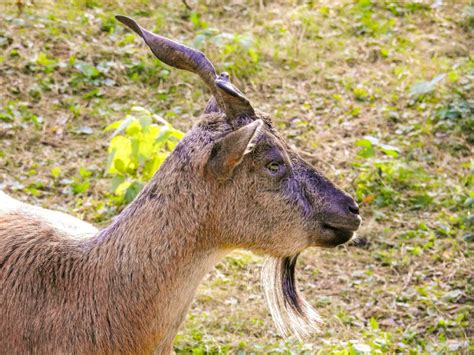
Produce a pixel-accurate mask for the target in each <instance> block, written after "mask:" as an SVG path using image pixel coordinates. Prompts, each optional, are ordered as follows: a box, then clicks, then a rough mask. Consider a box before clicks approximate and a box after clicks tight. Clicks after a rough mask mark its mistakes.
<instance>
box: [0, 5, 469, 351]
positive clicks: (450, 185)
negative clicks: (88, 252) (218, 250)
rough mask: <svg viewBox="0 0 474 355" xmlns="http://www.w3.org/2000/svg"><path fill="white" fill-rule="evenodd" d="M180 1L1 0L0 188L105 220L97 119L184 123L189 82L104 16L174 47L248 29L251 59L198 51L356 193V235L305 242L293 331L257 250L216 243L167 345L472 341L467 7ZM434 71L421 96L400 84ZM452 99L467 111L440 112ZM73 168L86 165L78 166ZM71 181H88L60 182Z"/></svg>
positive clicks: (452, 346)
mask: <svg viewBox="0 0 474 355" xmlns="http://www.w3.org/2000/svg"><path fill="white" fill-rule="evenodd" d="M187 3H188V4H189V5H190V6H191V8H192V10H188V9H186V7H185V6H184V4H183V3H182V2H178V1H176V2H158V1H157V2H153V3H151V2H148V1H145V0H142V1H138V0H137V1H133V2H127V3H125V2H121V3H120V4H119V5H116V4H114V3H113V2H111V1H106V2H94V1H93V0H90V1H76V2H64V1H62V2H52V1H51V2H49V1H35V2H34V4H33V5H32V4H30V3H26V4H25V5H26V6H25V7H24V8H23V13H22V14H18V13H17V8H16V7H15V6H13V5H8V4H5V3H3V4H0V10H2V11H1V15H0V19H1V21H0V49H1V50H0V97H1V102H0V188H3V189H5V190H6V191H7V192H8V193H10V194H12V195H14V196H15V197H17V198H19V199H21V200H24V201H27V202H29V203H34V204H38V205H42V206H45V207H48V208H55V209H59V210H63V211H68V212H69V213H72V214H74V215H76V216H79V217H82V218H84V219H85V220H88V221H90V222H94V223H97V224H99V225H103V224H106V223H107V222H108V220H109V219H110V218H111V216H112V215H114V214H115V213H117V211H118V209H119V208H120V207H117V206H116V205H115V204H114V203H113V200H112V199H111V194H110V193H109V186H110V181H109V179H108V178H107V177H104V168H105V164H106V147H107V143H108V137H107V135H106V134H104V133H102V129H103V128H104V127H105V126H106V125H107V124H109V123H111V122H113V121H115V120H118V119H121V118H123V117H124V115H125V113H126V112H127V111H128V110H129V108H130V107H132V106H133V105H140V106H143V107H146V108H147V109H149V110H151V111H154V112H157V113H159V114H161V115H163V116H165V117H166V118H167V119H168V120H170V121H171V122H172V123H173V124H174V125H175V126H176V127H178V128H180V129H181V130H183V131H186V130H187V129H188V128H189V127H190V126H191V124H192V122H193V120H195V117H197V116H198V115H199V113H200V112H201V110H202V108H203V107H204V105H205V102H206V100H207V95H208V94H207V93H206V92H205V91H204V90H203V85H202V84H200V83H199V82H198V80H197V79H196V78H195V77H193V76H192V75H188V74H186V73H182V72H177V71H171V72H168V70H167V68H166V67H164V66H162V65H161V64H159V63H158V62H157V61H155V60H154V59H153V58H152V57H151V56H150V55H149V53H148V51H147V49H145V48H144V46H143V45H142V43H141V42H140V41H139V40H138V39H135V37H134V36H133V35H132V36H130V33H129V32H128V31H127V30H125V29H124V28H122V27H121V26H119V25H118V24H117V23H115V22H114V21H113V19H112V16H113V15H114V14H116V13H123V14H129V15H133V16H135V17H137V18H138V19H139V21H140V23H143V24H144V25H146V26H147V27H149V28H153V27H154V28H155V30H160V32H161V33H163V34H165V35H167V36H169V37H172V38H176V39H179V40H181V41H183V42H186V43H188V44H192V43H193V39H195V38H196V36H197V35H199V34H202V33H208V34H209V33H211V34H212V33H224V32H226V33H230V34H231V35H233V36H234V37H233V38H234V39H235V40H236V41H237V42H238V40H239V39H242V38H243V39H244V41H243V42H242V43H244V42H245V39H246V38H248V39H250V40H251V45H250V48H251V49H252V51H253V52H251V53H250V52H249V51H248V49H247V48H246V47H245V46H244V45H242V44H237V45H233V44H227V45H222V44H221V45H219V44H216V43H214V42H213V41H212V39H213V38H214V37H212V36H211V37H209V38H208V40H207V41H205V42H203V44H202V48H203V49H204V50H205V51H206V52H207V53H208V54H209V57H211V58H212V59H213V61H214V62H215V63H216V64H217V66H218V68H219V69H226V70H228V71H230V72H231V73H232V75H233V77H234V78H235V79H234V81H235V82H237V83H238V86H239V87H241V88H244V89H245V90H244V91H245V92H246V94H247V96H248V97H250V98H251V100H252V102H253V103H254V106H255V107H257V108H259V109H261V110H263V111H266V112H268V113H271V114H272V115H273V117H274V119H275V122H276V123H277V124H278V125H279V126H280V130H281V131H282V132H284V133H285V134H286V135H287V136H288V139H289V140H290V141H291V143H292V144H294V145H295V146H296V147H297V148H298V149H300V150H301V151H302V154H304V155H305V156H306V157H307V158H308V159H309V160H310V161H311V162H313V163H314V164H315V165H316V166H318V167H319V168H320V169H322V170H323V171H324V172H325V173H326V174H327V175H328V176H329V177H331V178H333V179H335V180H336V181H338V183H340V184H341V185H342V186H344V187H345V188H346V189H347V190H348V191H350V192H351V193H354V194H356V195H357V196H358V199H359V202H361V204H362V214H363V218H364V224H363V227H362V229H361V231H360V237H361V239H362V240H365V241H368V243H362V244H364V245H363V247H356V246H354V245H349V246H344V247H340V248H337V249H335V250H309V251H307V252H306V253H305V254H304V256H303V258H302V260H301V261H300V264H299V266H300V268H299V269H300V275H299V279H300V287H301V289H302V291H303V292H304V294H305V295H306V297H307V298H308V299H309V300H310V302H311V303H312V304H314V305H315V306H316V308H317V309H318V310H319V311H320V313H321V316H322V318H323V319H325V322H326V323H325V324H324V326H323V327H322V329H321V331H320V332H319V333H318V334H315V335H314V336H313V337H312V338H310V339H307V340H306V341H305V342H303V343H300V342H298V341H297V340H296V339H292V338H290V339H282V338H280V337H279V336H278V335H277V334H276V332H275V328H274V326H273V324H272V323H271V318H270V316H269V314H268V312H267V310H266V308H265V305H264V301H263V298H262V292H261V290H260V289H259V286H258V280H259V276H258V272H259V267H260V265H261V264H262V259H261V257H257V256H254V255H252V254H249V253H245V252H236V253H233V254H232V255H231V256H229V257H228V258H226V260H225V262H223V263H222V264H220V265H219V266H218V267H217V269H216V270H215V271H213V272H212V273H211V274H210V276H209V277H208V278H207V279H206V281H205V283H204V284H203V285H202V286H201V287H200V289H199V292H198V295H197V299H196V301H195V302H194V303H193V306H192V310H191V312H190V315H189V317H188V319H187V321H186V323H185V324H184V326H183V328H182V331H181V332H180V334H179V335H178V338H177V341H176V347H175V349H176V351H177V352H194V353H205V352H212V353H214V352H219V351H222V352H226V351H230V352H238V351H242V352H244V351H245V352H258V353H259V352H269V351H271V352H308V353H314V352H317V351H320V352H321V353H327V352H338V351H340V352H341V353H357V352H364V351H368V352H373V353H378V352H389V353H393V352H396V351H399V352H403V353H409V352H413V353H418V352H420V353H434V352H439V353H448V352H455V353H468V352H469V351H470V350H471V351H473V346H474V345H473V342H472V341H473V340H472V337H473V323H472V311H473V286H472V284H473V280H472V275H473V271H474V270H473V269H474V268H473V265H474V263H473V259H472V239H473V234H472V202H469V197H471V198H472V197H473V195H472V194H473V177H472V171H473V170H472V169H473V165H472V142H473V131H472V129H473V126H472V119H473V118H472V115H473V113H472V107H473V106H472V99H473V97H472V78H473V60H472V54H473V53H472V51H473V46H472V43H474V41H473V35H472V34H473V32H472V31H473V27H472V21H473V20H472V14H471V15H469V14H468V13H467V12H468V10H469V9H471V11H472V6H471V7H470V8H469V6H468V3H467V1H454V0H451V1H448V0H445V1H444V2H439V1H438V2H436V1H433V2H428V1H424V2H415V1H413V2H411V1H403V2H402V1H388V0H384V1H382V0H381V1H363V0H361V1H358V2H357V1H353V2H352V1H343V0H339V1H314V2H308V3H300V2H297V1H277V2H270V1H248V2H245V1H230V2H226V3H225V4H223V3H221V2H217V1H208V2H199V3H197V2H196V1H188V2H187ZM432 3H442V4H441V5H440V7H437V8H436V7H432V6H431V4H432ZM99 4H100V6H99ZM364 4H366V5H364ZM2 7H3V8H2ZM469 16H471V17H469ZM211 28H216V29H217V30H215V32H212V31H211V30H210V29H211ZM206 31H207V32H206ZM235 35H238V36H237V37H236V36H235ZM239 36H240V37H239ZM234 44H235V43H234ZM41 53H43V54H41ZM44 55H45V56H46V59H44ZM42 56H43V57H42ZM42 58H43V59H42ZM71 58H74V59H71ZM74 60H75V62H74ZM78 63H87V64H89V65H92V66H94V67H96V68H98V70H99V74H98V75H88V74H90V73H88V72H87V68H86V69H84V67H83V71H82V72H81V70H80V69H78V68H77V67H76V66H77V64H78ZM89 69H90V68H89ZM443 73H445V74H447V76H446V78H444V79H443V80H442V81H441V82H440V83H439V84H438V85H437V86H436V87H434V88H432V91H431V92H429V93H427V94H426V95H410V90H411V88H412V87H413V85H414V84H415V83H417V82H419V81H429V80H431V79H433V78H434V77H436V76H437V75H440V74H443ZM453 102H461V103H464V104H465V105H467V107H468V108H467V109H466V110H467V111H466V112H467V113H466V112H464V113H463V114H459V115H457V116H456V117H455V118H452V119H451V118H449V119H441V118H439V117H440V116H439V115H440V114H439V112H440V110H442V109H444V108H446V107H449V104H451V103H453ZM469 105H471V106H469ZM2 107H3V108H2ZM35 117H36V118H35ZM38 117H40V118H39V119H38ZM35 120H36V121H39V122H38V123H36V124H35V123H34V121H35ZM366 135H370V136H373V137H376V138H378V139H379V140H380V142H382V143H384V144H390V145H393V146H396V147H398V148H399V150H400V154H399V155H398V156H397V157H390V156H388V155H386V154H384V153H383V152H382V151H381V150H380V148H377V147H375V148H374V149H375V156H372V157H366V158H364V157H362V156H361V154H360V151H361V149H362V148H361V147H360V146H359V145H358V144H357V142H359V143H360V140H361V139H362V138H363V137H364V136H366ZM377 164H378V165H377ZM400 166H401V167H400ZM54 167H60V168H61V171H60V174H59V176H58V177H53V176H51V169H52V168H54ZM79 167H84V168H86V169H87V170H89V171H91V172H92V176H90V177H87V178H85V179H84V178H81V177H80V176H79V171H78V169H79ZM53 175H54V174H53ZM81 179H82V180H81ZM83 180H87V182H88V183H90V187H89V188H88V189H87V190H86V191H85V192H83V193H78V194H74V193H72V188H71V186H73V185H74V183H75V182H77V181H81V182H82V181H83ZM470 194H471V195H470ZM420 199H421V200H420ZM427 199H428V200H427ZM420 201H421V202H420ZM426 201H428V202H426Z"/></svg>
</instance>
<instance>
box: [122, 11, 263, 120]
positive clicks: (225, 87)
mask: <svg viewBox="0 0 474 355" xmlns="http://www.w3.org/2000/svg"><path fill="white" fill-rule="evenodd" d="M115 18H116V19H117V20H118V21H120V22H122V23H123V24H125V25H126V26H128V27H129V28H130V29H132V30H133V31H134V32H135V33H137V34H138V35H139V36H140V37H142V38H143V40H144V41H145V43H146V44H147V45H148V47H150V49H151V51H152V52H153V54H154V55H155V56H156V57H157V58H158V59H159V60H161V61H162V62H163V63H166V64H168V65H170V66H172V67H175V68H178V69H183V70H187V71H190V72H192V73H196V74H198V75H199V76H200V77H201V79H202V80H203V81H204V83H205V84H206V85H207V87H208V88H209V90H211V93H212V95H213V96H214V97H215V99H216V102H217V105H218V106H219V107H220V109H222V110H223V111H225V113H226V115H227V116H228V118H229V119H232V118H235V117H238V116H240V115H247V116H254V115H255V112H254V110H253V108H252V106H251V105H250V102H249V100H248V99H247V98H246V97H245V95H244V94H243V93H242V92H241V91H240V90H239V89H237V88H236V87H235V86H234V85H232V83H231V82H230V81H229V75H228V74H227V73H222V74H221V75H219V76H217V74H216V70H215V69H214V66H213V65H212V63H211V62H210V61H209V59H207V58H206V56H205V55H204V53H202V52H201V51H198V50H197V49H194V48H191V47H188V46H185V45H184V44H181V43H178V42H175V41H172V40H170V39H168V38H165V37H163V36H160V35H157V34H154V33H152V32H150V31H147V30H145V29H144V28H142V27H140V26H139V25H138V24H137V23H136V22H135V20H133V19H131V18H130V17H126V16H122V15H117V16H115Z"/></svg>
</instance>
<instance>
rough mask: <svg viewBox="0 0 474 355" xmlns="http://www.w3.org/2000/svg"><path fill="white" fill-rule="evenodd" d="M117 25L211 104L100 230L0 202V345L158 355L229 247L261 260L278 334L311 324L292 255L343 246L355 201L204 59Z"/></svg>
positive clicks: (356, 221)
mask: <svg viewBox="0 0 474 355" xmlns="http://www.w3.org/2000/svg"><path fill="white" fill-rule="evenodd" d="M117 19H118V20H119V21H121V22H123V23H124V24H125V25H127V26H128V27H130V28H131V29H132V30H133V31H135V32H136V33H137V34H138V35H139V36H141V37H142V38H143V39H144V41H145V42H146V44H147V45H148V46H149V47H150V48H151V50H152V52H153V53H154V54H155V55H156V57H158V58H159V59H160V60H161V61H163V62H164V63H166V64H168V65H170V66H173V67H176V68H179V69H184V70H188V71H191V72H194V73H196V74H198V75H199V76H200V77H201V79H202V80H203V81H204V83H205V84H206V85H207V87H208V88H209V90H210V91H211V93H212V98H211V100H210V101H209V103H208V105H207V107H206V109H205V111H204V114H203V116H202V117H201V118H200V121H199V123H197V124H196V125H195V126H194V127H193V128H192V130H191V131H190V132H188V133H187V134H186V136H185V137H184V138H183V140H182V141H181V142H180V143H179V144H178V145H177V147H176V149H175V150H174V151H173V152H172V153H171V154H170V155H169V157H168V159H167V160H166V161H165V162H164V164H163V166H162V167H161V168H160V169H159V171H158V172H157V173H156V174H155V176H154V177H153V179H152V180H151V181H150V183H148V184H147V185H146V186H145V188H144V189H143V191H142V192H141V193H140V194H139V195H138V196H137V198H136V199H135V201H133V202H132V203H131V204H130V205H129V206H128V207H127V208H125V210H124V211H123V212H122V213H121V214H120V215H119V216H118V217H116V218H115V219H114V220H113V222H112V223H111V224H110V225H109V226H108V227H107V228H105V229H103V230H101V231H98V232H96V231H95V228H94V227H92V226H90V225H87V224H85V223H84V222H80V221H77V220H74V218H72V217H69V218H70V219H69V220H68V218H64V219H63V216H64V215H63V214H60V213H58V212H52V211H49V212H48V211H47V210H42V209H39V208H35V207H32V206H30V208H29V207H28V205H26V206H25V205H18V204H16V203H14V202H13V201H10V202H5V201H7V199H8V198H7V197H6V196H5V195H4V196H3V198H2V199H1V200H0V203H7V204H8V207H9V208H4V207H5V206H3V208H0V210H3V212H2V213H1V214H0V312H1V313H0V334H1V335H0V337H1V338H0V349H1V351H2V352H3V353H5V354H24V353H35V354H53V353H55V354H69V353H83V354H86V353H88V354H89V353H90V354H112V353H123V354H125V353H127V354H146V353H151V352H153V351H156V352H157V353H160V354H165V353H169V352H171V350H172V342H173V339H174V337H175V335H176V332H177V330H178V328H179V326H180V324H181V323H182V322H183V319H184V317H185V315H186V312H187V310H188V308H189V305H190V303H191V301H192V299H193V295H194V293H195V290H196V287H197V286H198V284H199V282H200V281H201V279H202V278H203V277H204V275H205V274H206V273H207V272H208V271H209V270H210V269H211V268H212V267H213V266H214V265H215V264H216V263H217V262H218V261H219V260H220V259H221V258H222V257H223V255H225V254H226V253H228V252H229V251H231V250H232V249H236V248H245V249H248V250H251V251H254V252H258V253H264V254H267V255H269V256H270V261H269V262H268V263H267V264H266V266H265V267H264V273H263V275H264V276H263V280H264V288H265V294H266V296H267V300H268V303H269V305H270V310H271V313H272V315H273V318H274V320H275V322H276V324H277V325H278V327H279V328H280V330H281V331H282V332H283V333H286V332H287V331H294V332H296V333H297V334H301V333H302V332H304V329H307V326H309V327H311V326H312V325H313V323H314V322H315V321H317V320H318V318H317V315H316V313H314V312H313V311H312V309H311V308H310V307H309V306H308V304H307V303H305V302H304V301H303V300H302V299H301V298H300V296H299V295H298V293H297V290H296V288H295V275H294V272H295V264H296V259H297V256H298V255H299V253H300V252H301V251H302V250H304V249H306V248H308V247H313V246H323V247H331V246H336V245H339V244H341V243H344V242H346V241H348V240H349V239H350V238H351V237H352V236H353V234H354V231H356V230H357V229H358V228H359V225H360V223H361V218H360V216H359V209H358V207H357V205H356V203H355V202H354V200H353V199H352V198H350V197H349V196H348V195H346V194H345V193H344V192H343V191H341V190H340V189H339V188H337V187H336V186H335V185H334V184H333V183H331V182H330V181H328V180H327V179H326V178H325V177H324V176H322V175H321V174H320V173H319V172H317V171H316V170H315V169H314V168H312V167H311V166H310V165H309V164H308V163H306V162H305V161H304V160H303V159H302V158H301V157H300V156H298V154H297V153H296V152H295V151H293V150H292V149H291V148H290V147H289V146H288V145H287V144H286V143H285V140H284V139H283V138H282V137H281V136H280V135H279V134H278V133H277V132H276V131H275V128H274V127H273V126H272V122H271V119H270V118H269V117H268V116H267V115H265V114H263V113H260V112H257V111H255V110H254V109H253V108H252V106H251V105H250V103H249V100H248V99H247V98H246V97H245V96H244V94H242V92H240V91H239V90H238V89H237V88H236V87H235V86H234V85H233V84H232V83H231V82H230V80H229V75H228V74H226V73H222V74H220V75H217V74H216V71H215V69H214V67H213V65H212V64H211V62H210V61H209V60H208V59H207V58H206V57H205V56H204V54H202V53H201V52H199V51H197V50H194V49H192V48H189V47H186V46H184V45H182V44H180V43H176V42H174V41H171V40H169V39H166V38H164V37H161V36H158V35H156V34H153V33H151V32H148V31H146V30H145V29H143V28H141V27H140V26H139V25H138V24H137V23H136V22H135V21H134V20H132V19H130V18H128V17H124V16H117ZM2 201H3V202H2ZM54 213H56V215H54Z"/></svg>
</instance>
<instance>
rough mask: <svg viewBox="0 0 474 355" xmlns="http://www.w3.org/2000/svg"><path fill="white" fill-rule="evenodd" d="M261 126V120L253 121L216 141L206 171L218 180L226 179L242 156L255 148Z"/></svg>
mask: <svg viewBox="0 0 474 355" xmlns="http://www.w3.org/2000/svg"><path fill="white" fill-rule="evenodd" d="M263 124H264V123H263V121H262V120H260V119H258V120H255V121H253V122H252V123H250V124H248V125H246V126H244V127H241V128H239V129H238V130H236V131H234V132H231V133H229V134H228V135H226V136H225V137H224V138H222V139H221V140H219V141H217V142H216V143H215V144H214V147H213V148H212V151H211V155H210V157H209V160H208V162H207V170H208V171H209V172H210V173H211V174H212V175H214V176H215V177H217V178H218V179H219V180H225V179H228V178H229V177H230V176H231V174H232V171H234V168H235V167H236V166H237V165H239V164H240V163H241V162H242V160H243V159H244V156H245V155H246V154H248V153H250V152H252V151H253V149H254V148H255V145H256V143H257V140H258V138H259V136H260V134H261V132H262V127H263Z"/></svg>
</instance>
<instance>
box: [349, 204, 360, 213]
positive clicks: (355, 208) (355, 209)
mask: <svg viewBox="0 0 474 355" xmlns="http://www.w3.org/2000/svg"><path fill="white" fill-rule="evenodd" d="M349 211H351V212H352V213H354V214H359V206H357V205H355V204H354V205H349Z"/></svg>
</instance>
